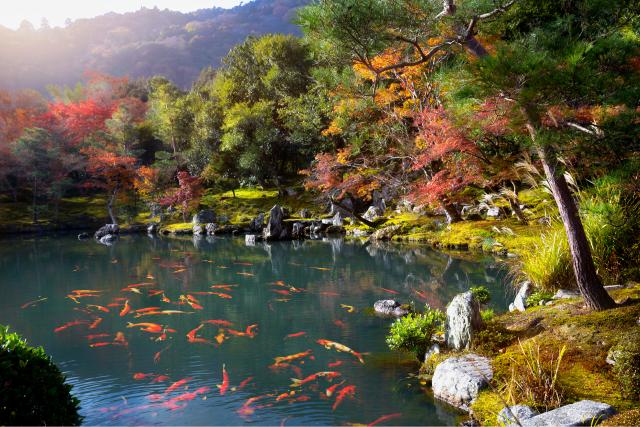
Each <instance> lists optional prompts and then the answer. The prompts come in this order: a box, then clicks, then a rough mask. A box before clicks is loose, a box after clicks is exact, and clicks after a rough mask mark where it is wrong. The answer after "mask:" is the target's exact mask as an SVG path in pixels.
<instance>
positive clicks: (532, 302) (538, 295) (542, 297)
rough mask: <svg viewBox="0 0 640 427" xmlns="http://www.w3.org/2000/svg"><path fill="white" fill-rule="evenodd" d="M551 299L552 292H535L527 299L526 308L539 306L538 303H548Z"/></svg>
mask: <svg viewBox="0 0 640 427" xmlns="http://www.w3.org/2000/svg"><path fill="white" fill-rule="evenodd" d="M552 298H553V292H546V291H535V292H534V293H532V294H531V295H529V296H528V297H527V307H533V306H536V305H540V301H549V300H551V299H552Z"/></svg>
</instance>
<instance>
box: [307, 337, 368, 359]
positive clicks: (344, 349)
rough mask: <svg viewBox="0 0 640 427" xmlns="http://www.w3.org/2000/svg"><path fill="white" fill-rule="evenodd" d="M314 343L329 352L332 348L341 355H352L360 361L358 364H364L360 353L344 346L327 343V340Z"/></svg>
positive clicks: (332, 342) (333, 342)
mask: <svg viewBox="0 0 640 427" xmlns="http://www.w3.org/2000/svg"><path fill="white" fill-rule="evenodd" d="M316 342H317V343H318V344H320V345H322V346H324V348H326V349H327V350H330V349H331V348H333V349H335V350H336V351H339V352H341V353H349V354H352V355H354V356H355V357H356V358H357V359H358V360H359V361H360V363H364V359H363V358H362V354H361V353H358V352H356V351H353V350H351V349H350V348H349V347H347V346H346V345H344V344H340V343H337V342H335V341H329V340H317V341H316Z"/></svg>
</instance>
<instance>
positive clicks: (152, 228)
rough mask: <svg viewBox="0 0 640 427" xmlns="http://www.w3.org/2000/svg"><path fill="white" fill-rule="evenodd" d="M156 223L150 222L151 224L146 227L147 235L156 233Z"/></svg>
mask: <svg viewBox="0 0 640 427" xmlns="http://www.w3.org/2000/svg"><path fill="white" fill-rule="evenodd" d="M158 229H159V227H158V223H157V222H152V223H151V224H149V225H148V226H147V233H148V234H156V233H157V232H158Z"/></svg>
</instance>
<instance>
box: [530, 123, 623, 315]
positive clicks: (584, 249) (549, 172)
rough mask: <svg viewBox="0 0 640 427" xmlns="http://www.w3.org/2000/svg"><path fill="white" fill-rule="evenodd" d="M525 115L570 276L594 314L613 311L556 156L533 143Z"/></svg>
mask: <svg viewBox="0 0 640 427" xmlns="http://www.w3.org/2000/svg"><path fill="white" fill-rule="evenodd" d="M524 114H525V117H526V119H527V130H528V131H529V135H530V137H531V140H532V141H533V143H534V147H535V149H536V151H537V153H538V156H539V157H540V160H541V161H542V166H543V168H544V174H545V177H546V179H547V181H548V182H549V187H550V188H551V192H552V194H553V198H554V200H555V202H556V204H557V205H558V211H559V212H560V217H561V218H562V223H563V225H564V229H565V232H566V233H567V240H568V242H569V250H570V251H571V261H572V264H573V272H574V274H575V276H576V284H577V285H578V289H579V290H580V293H581V294H582V296H583V298H584V301H585V303H586V304H587V306H588V307H589V308H591V309H593V310H606V309H608V308H612V307H615V306H616V303H615V301H614V300H613V298H611V296H610V295H609V294H608V293H607V291H606V290H605V289H604V286H603V285H602V282H601V281H600V278H599V277H598V273H597V271H596V267H595V264H594V263H593V257H592V256H591V247H590V246H589V241H588V240H587V235H586V233H585V232H584V227H583V226H582V221H581V220H580V215H579V212H578V207H577V205H576V202H575V200H574V199H573V195H572V194H571V190H569V185H568V184H567V180H566V179H565V177H564V174H563V173H562V171H561V170H559V169H558V159H557V156H556V153H555V151H554V150H553V149H552V148H551V147H549V146H548V145H540V144H538V142H537V141H536V139H537V131H536V127H535V126H534V125H533V121H532V119H531V116H530V114H529V113H528V112H526V111H525V112H524Z"/></svg>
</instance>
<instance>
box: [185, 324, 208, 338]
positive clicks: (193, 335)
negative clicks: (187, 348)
mask: <svg viewBox="0 0 640 427" xmlns="http://www.w3.org/2000/svg"><path fill="white" fill-rule="evenodd" d="M203 326H204V325H203V324H202V323H201V324H200V325H199V326H198V327H197V328H195V329H192V330H190V331H189V332H188V333H187V341H189V342H194V341H195V339H196V333H198V331H199V330H200V329H202V327H203Z"/></svg>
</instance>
